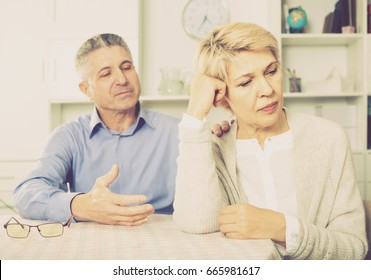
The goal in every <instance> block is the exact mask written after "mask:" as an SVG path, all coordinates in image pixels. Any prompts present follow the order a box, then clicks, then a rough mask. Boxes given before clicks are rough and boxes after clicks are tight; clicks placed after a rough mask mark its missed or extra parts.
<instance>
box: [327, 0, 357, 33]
mask: <svg viewBox="0 0 371 280" xmlns="http://www.w3.org/2000/svg"><path fill="white" fill-rule="evenodd" d="M355 26H356V0H339V1H337V2H336V4H335V9H334V11H333V12H331V13H329V14H328V15H327V16H326V17H325V21H324V25H323V33H354V32H355Z"/></svg>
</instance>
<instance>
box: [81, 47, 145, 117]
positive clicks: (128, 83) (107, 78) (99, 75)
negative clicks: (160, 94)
mask: <svg viewBox="0 0 371 280" xmlns="http://www.w3.org/2000/svg"><path fill="white" fill-rule="evenodd" d="M80 89H81V91H83V92H84V93H85V94H86V95H87V96H88V97H89V98H90V99H92V100H93V101H94V102H95V106H96V107H97V108H98V110H99V111H100V112H102V111H112V112H113V113H120V112H125V111H127V110H130V109H133V108H135V105H136V103H137V101H138V99H139V95H140V91H141V88H140V82H139V78H138V74H137V72H136V70H135V67H134V65H133V61H132V59H131V58H130V56H129V54H128V53H127V52H126V50H125V49H124V48H123V47H120V46H112V47H103V48H100V49H98V50H96V51H94V52H92V53H91V54H89V55H88V61H87V65H86V80H85V81H83V82H82V83H81V84H80Z"/></svg>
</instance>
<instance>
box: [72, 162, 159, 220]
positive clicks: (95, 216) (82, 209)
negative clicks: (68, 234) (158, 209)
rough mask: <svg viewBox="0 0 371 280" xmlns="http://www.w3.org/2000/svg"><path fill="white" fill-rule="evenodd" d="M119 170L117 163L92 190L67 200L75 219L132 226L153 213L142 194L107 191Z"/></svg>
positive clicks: (99, 179)
mask: <svg viewBox="0 0 371 280" xmlns="http://www.w3.org/2000/svg"><path fill="white" fill-rule="evenodd" d="M118 173H119V168H118V165H117V164H115V165H113V166H112V169H111V170H110V171H109V172H108V173H107V174H106V175H103V176H101V177H99V178H98V179H97V180H96V182H95V185H94V186H93V188H92V190H91V191H90V192H88V193H86V194H81V195H77V196H75V197H74V199H73V200H72V203H71V211H72V214H73V216H74V217H76V218H77V219H79V220H85V221H86V220H88V221H95V222H98V223H103V224H115V225H125V226H134V225H141V224H143V223H145V222H146V221H147V217H148V216H149V215H150V214H152V213H153V212H154V209H153V206H152V205H150V204H141V205H132V204H138V203H143V202H145V201H146V200H147V198H146V196H144V195H122V194H115V193H113V192H111V191H110V189H109V185H110V184H111V183H112V182H113V181H114V180H115V179H116V177H117V175H118Z"/></svg>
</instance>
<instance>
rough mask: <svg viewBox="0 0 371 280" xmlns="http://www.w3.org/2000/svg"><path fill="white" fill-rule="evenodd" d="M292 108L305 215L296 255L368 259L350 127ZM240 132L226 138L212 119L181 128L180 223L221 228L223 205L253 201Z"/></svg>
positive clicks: (189, 228)
mask: <svg viewBox="0 0 371 280" xmlns="http://www.w3.org/2000/svg"><path fill="white" fill-rule="evenodd" d="M286 114H287V120H288V124H289V128H290V130H291V131H292V134H293V147H294V148H293V153H294V164H295V167H294V168H295V169H294V174H295V178H294V183H295V186H296V194H297V202H298V211H297V212H298V218H299V221H300V232H299V240H300V241H299V244H300V245H299V248H298V250H297V251H296V252H295V253H293V254H292V255H291V256H289V258H292V259H363V258H364V256H365V255H366V252H367V241H366V231H365V214H364V208H363V205H362V200H361V196H360V192H359V189H358V187H357V184H356V179H355V174H354V167H353V161H352V153H351V150H350V147H349V144H348V140H347V137H346V134H345V132H344V130H343V129H342V127H341V126H339V125H338V124H336V123H334V122H331V121H328V120H325V119H321V118H318V117H315V116H310V115H304V114H297V113H289V112H288V110H286ZM236 132H237V125H236V123H234V124H233V125H232V126H231V130H230V132H229V133H227V134H225V135H223V136H222V137H220V138H218V137H216V136H214V135H212V134H211V133H210V129H209V128H208V127H207V126H206V125H205V126H204V127H202V128H201V129H190V128H184V127H180V128H179V138H180V146H179V148H180V149H179V157H178V159H177V164H178V172H177V177H176V192H175V201H174V214H173V218H174V221H175V222H176V224H177V225H178V226H179V227H180V229H181V230H183V231H185V232H189V233H210V232H215V231H218V230H219V224H218V217H219V211H220V209H221V208H222V207H224V206H226V205H228V204H235V203H240V202H246V201H247V197H246V195H245V193H244V191H243V189H242V186H241V185H240V184H239V182H238V179H237V173H236V170H237V169H236Z"/></svg>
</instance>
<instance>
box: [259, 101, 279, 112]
mask: <svg viewBox="0 0 371 280" xmlns="http://www.w3.org/2000/svg"><path fill="white" fill-rule="evenodd" d="M276 108H277V102H273V103H271V104H269V105H267V106H265V107H263V108H261V109H260V110H259V111H263V112H265V113H271V112H273V111H274V110H276Z"/></svg>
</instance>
